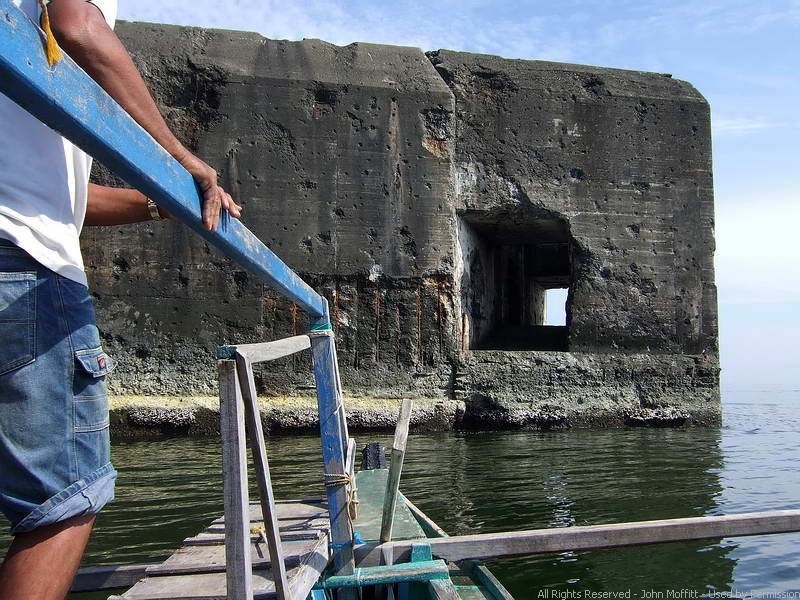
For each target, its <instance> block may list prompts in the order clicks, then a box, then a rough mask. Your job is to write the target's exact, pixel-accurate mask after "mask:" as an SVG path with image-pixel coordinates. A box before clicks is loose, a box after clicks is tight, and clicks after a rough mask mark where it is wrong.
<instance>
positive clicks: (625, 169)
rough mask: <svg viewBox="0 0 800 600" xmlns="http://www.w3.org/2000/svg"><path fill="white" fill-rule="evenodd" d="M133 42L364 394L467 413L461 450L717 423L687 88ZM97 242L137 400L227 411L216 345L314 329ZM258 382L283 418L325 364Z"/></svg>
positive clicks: (150, 32) (135, 33) (434, 58)
mask: <svg viewBox="0 0 800 600" xmlns="http://www.w3.org/2000/svg"><path fill="white" fill-rule="evenodd" d="M118 31H119V32H120V35H121V37H122V39H123V41H124V42H125V43H126V46H127V47H128V48H129V50H130V51H131V53H132V55H133V57H134V60H135V61H136V63H137V65H138V66H139V67H140V69H141V70H142V72H143V73H144V75H145V78H146V80H147V81H148V84H149V85H150V86H151V89H152V90H153V92H154V94H155V96H156V98H157V99H158V101H159V104H160V106H161V107H162V109H163V110H164V112H165V114H166V116H167V119H168V121H169V122H170V124H171V125H172V126H173V127H174V128H175V129H176V130H177V131H178V132H179V133H180V135H181V136H182V138H183V139H184V140H185V141H186V143H187V144H189V145H190V146H191V147H192V148H193V149H195V150H196V151H197V152H198V153H199V154H200V155H201V156H203V157H204V158H206V159H207V160H208V162H209V163H211V164H213V165H215V166H216V167H217V168H218V170H219V171H220V177H221V180H222V183H223V185H225V186H226V188H228V189H229V190H231V192H232V193H233V194H234V195H235V196H236V198H237V199H238V200H239V201H240V203H242V204H243V205H244V216H243V221H244V223H245V224H246V225H247V226H248V227H250V228H251V229H252V230H253V231H254V232H255V233H256V234H257V235H258V236H259V237H260V238H261V239H263V240H264V241H265V242H266V243H267V244H268V245H269V246H270V247H271V248H272V249H273V250H274V251H276V252H277V253H278V255H279V256H281V257H282V258H283V259H284V260H285V261H286V262H287V263H288V264H289V265H290V266H292V267H293V268H295V269H296V270H298V271H299V272H300V273H301V274H302V275H303V276H304V277H305V278H306V279H307V280H308V281H309V282H310V283H311V284H312V285H314V286H315V287H316V288H317V289H319V290H320V291H321V292H322V293H323V294H324V295H325V296H326V297H327V298H328V300H329V302H330V304H331V308H332V319H333V321H334V326H335V329H336V332H337V344H338V348H339V351H340V366H341V369H342V379H343V382H344V386H345V388H346V390H347V391H348V393H349V394H351V395H354V396H359V395H360V396H364V397H370V398H376V397H377V398H381V397H384V398H399V397H403V396H413V397H417V398H430V399H432V400H433V401H434V402H439V401H443V402H444V401H447V402H445V404H444V405H446V406H448V407H450V408H447V409H446V410H445V413H446V414H448V415H452V418H451V417H447V418H446V419H445V420H444V421H442V422H446V423H449V424H450V425H453V426H456V425H464V426H492V427H502V426H510V427H569V426H592V425H604V426H616V425H623V424H630V425H636V424H649V425H653V424H668V425H682V424H711V423H715V422H717V421H718V419H719V391H718V361H717V322H716V321H717V319H716V297H715V286H714V274H713V243H714V241H713V192H712V182H711V154H710V129H709V111H708V105H707V103H706V102H705V100H704V99H703V98H702V96H701V95H700V94H699V93H698V92H697V91H696V90H694V88H692V87H691V86H690V85H689V84H687V83H685V82H681V81H678V80H675V79H671V78H669V77H666V76H662V75H658V74H652V73H638V72H630V71H619V70H613V69H601V68H595V67H583V66H577V65H563V64H555V63H545V62H538V61H518V60H506V59H501V58H498V57H491V56H480V55H473V54H465V53H458V52H451V51H444V50H442V51H438V52H433V53H429V55H428V56H426V55H425V54H423V53H422V52H421V51H420V50H418V49H414V48H400V47H390V46H378V45H372V44H353V45H351V46H347V47H336V46H332V45H330V44H327V43H325V42H321V41H318V40H307V41H303V42H285V41H272V40H266V39H264V38H262V37H260V36H258V35H256V34H250V33H240V32H228V31H210V30H202V29H195V28H180V27H171V26H162V25H149V24H120V26H119V29H118ZM96 177H97V178H98V179H99V180H101V181H106V180H108V179H111V177H110V176H109V175H108V174H107V173H104V172H102V170H100V171H99V172H98V173H96ZM83 242H84V251H85V256H86V263H87V271H88V274H89V277H90V281H91V287H92V290H93V292H94V293H95V296H96V304H97V309H98V317H99V322H100V326H101V330H102V332H103V335H104V340H105V344H106V346H107V349H108V350H109V351H110V352H111V353H112V354H113V355H114V356H115V357H116V359H117V360H118V362H119V364H120V366H119V368H118V369H117V371H116V373H115V374H114V376H113V378H112V379H111V381H110V386H111V388H112V391H113V392H114V393H117V394H134V395H156V396H180V395H183V396H193V395H209V394H210V395H213V393H214V391H215V378H216V369H215V367H214V361H213V353H214V350H215V348H216V347H217V346H218V345H221V344H224V343H244V342H251V341H261V340H269V339H275V338H279V337H283V336H286V335H294V334H297V333H300V332H302V331H304V329H305V327H306V324H307V320H306V318H305V317H304V316H303V315H302V314H299V313H298V311H297V310H296V308H295V307H293V306H292V305H291V304H289V303H286V302H284V301H282V300H280V299H278V298H276V297H275V296H274V294H272V293H271V292H270V291H269V290H267V289H265V287H264V286H263V285H261V284H260V283H258V282H256V281H253V280H252V279H251V278H250V277H248V275H247V273H245V272H243V271H241V270H239V269H237V268H236V267H235V266H234V265H231V264H230V263H229V262H228V261H227V260H225V259H224V258H221V257H220V256H219V255H218V254H217V253H216V252H215V251H213V250H211V249H209V247H208V246H207V245H206V244H204V243H203V242H202V241H200V240H199V239H198V238H196V237H195V236H193V235H191V234H190V233H188V232H187V231H186V230H185V229H184V228H183V227H182V226H180V225H177V224H175V223H166V224H163V223H154V224H149V223H148V224H142V225H138V226H132V227H125V228H115V229H113V230H105V231H104V230H99V229H90V230H86V232H85V233H84V236H83ZM553 287H568V288H569V298H570V300H569V303H568V304H569V305H568V308H567V317H568V326H567V327H565V328H543V327H542V326H541V325H542V322H543V318H544V313H545V311H546V307H545V302H544V293H545V291H546V290H547V289H549V288H553ZM504 348H505V349H506V350H503V349H504ZM508 349H514V350H513V351H511V350H508ZM553 349H559V350H560V351H553ZM256 380H257V385H258V387H259V390H260V392H261V393H262V394H263V395H265V396H278V395H285V396H286V395H288V396H297V395H310V394H313V378H312V376H311V369H310V360H309V358H308V357H307V356H295V357H290V358H287V359H282V360H281V361H277V362H275V363H271V364H270V365H269V367H268V368H261V369H259V370H258V371H257V373H256ZM451 404H452V407H451ZM444 405H443V406H444ZM453 407H455V408H453ZM458 407H463V410H464V411H465V412H464V413H463V414H462V413H460V412H459V411H460V410H461V409H459V408H458ZM390 412H391V411H390ZM154 414H156V413H154ZM136 418H139V417H136ZM154 418H155V417H154ZM170 418H172V417H170ZM286 418H287V420H288V421H292V420H298V419H299V421H303V419H301V418H299V417H297V418H296V417H289V416H287V417H286ZM371 418H372V417H369V418H367V417H365V419H366V421H369V419H371ZM393 418H394V417H393V416H392V419H393ZM155 420H156V421H157V420H158V419H157V418H156V419H155ZM378 420H380V419H378ZM212 421H213V419H212ZM299 421H298V422H299ZM376 422H377V421H376Z"/></svg>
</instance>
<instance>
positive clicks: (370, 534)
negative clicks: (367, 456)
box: [353, 469, 426, 541]
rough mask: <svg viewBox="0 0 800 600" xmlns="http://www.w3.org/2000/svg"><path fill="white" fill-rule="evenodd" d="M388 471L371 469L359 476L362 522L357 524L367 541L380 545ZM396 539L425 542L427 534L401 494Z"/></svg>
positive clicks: (396, 517)
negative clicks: (378, 541) (376, 542)
mask: <svg viewBox="0 0 800 600" xmlns="http://www.w3.org/2000/svg"><path fill="white" fill-rule="evenodd" d="M388 475H389V470H388V469H370V470H367V471H359V472H358V473H356V485H357V486H358V518H357V519H356V520H355V522H354V524H353V528H354V529H355V531H357V532H358V533H359V535H360V536H361V538H362V539H363V540H364V541H377V540H378V539H379V538H380V533H381V520H382V517H383V501H384V497H385V495H386V481H387V479H388ZM392 529H393V533H392V538H393V539H395V540H414V539H424V538H425V537H426V536H425V532H424V531H423V530H422V527H420V525H419V523H418V522H417V520H416V519H415V518H414V516H413V515H412V514H411V511H410V510H409V509H408V506H407V505H406V501H405V498H404V497H403V495H402V494H400V495H399V496H398V498H397V501H396V504H395V517H394V525H393V528H392Z"/></svg>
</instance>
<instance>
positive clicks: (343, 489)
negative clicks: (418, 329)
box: [311, 310, 355, 599]
mask: <svg viewBox="0 0 800 600" xmlns="http://www.w3.org/2000/svg"><path fill="white" fill-rule="evenodd" d="M326 314H327V310H326ZM317 325H319V326H326V325H327V322H326V323H317ZM329 333H330V335H314V336H312V338H311V350H312V353H313V357H314V377H315V379H316V384H317V404H318V406H319V419H320V433H321V438H322V439H321V441H322V459H323V463H324V473H325V475H326V479H327V480H328V481H327V482H326V483H327V484H328V485H326V489H327V493H328V510H329V515H330V523H331V546H332V548H333V557H334V567H335V573H336V574H338V575H349V574H351V573H352V572H353V569H354V567H355V565H354V562H353V529H352V524H351V522H350V516H349V514H348V490H347V485H346V482H345V481H344V479H346V478H345V477H344V475H345V470H344V467H345V464H344V461H345V457H344V452H345V446H344V444H345V440H343V439H342V431H343V430H342V423H341V422H340V421H341V418H342V415H343V411H341V410H340V407H339V406H338V402H339V394H338V376H337V373H336V344H335V341H334V338H333V332H329ZM331 482H335V483H332V484H331ZM342 595H343V596H345V598H347V599H350V598H354V597H355V596H354V594H352V593H350V592H348V591H347V590H344V591H343V594H342Z"/></svg>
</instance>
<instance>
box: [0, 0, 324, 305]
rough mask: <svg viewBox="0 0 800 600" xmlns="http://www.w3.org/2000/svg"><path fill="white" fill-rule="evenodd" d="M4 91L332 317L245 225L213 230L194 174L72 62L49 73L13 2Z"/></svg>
mask: <svg viewBox="0 0 800 600" xmlns="http://www.w3.org/2000/svg"><path fill="white" fill-rule="evenodd" d="M0 92H2V93H3V94H5V95H6V96H8V97H9V98H11V99H12V100H13V101H14V102H16V103H17V104H19V105H20V106H22V107H23V108H24V109H25V110H27V111H28V112H29V113H31V114H32V115H33V116H34V117H36V118H37V119H39V120H40V121H42V122H43V123H45V124H46V125H48V126H49V127H51V128H52V129H54V130H56V131H58V132H59V133H61V134H62V135H63V136H64V137H66V138H67V139H69V140H70V141H71V142H73V143H74V144H75V145H76V146H78V147H80V148H81V149H83V150H84V151H85V152H87V153H88V154H90V155H91V156H93V157H95V158H96V159H98V160H100V161H101V162H102V163H103V164H104V165H105V166H107V167H108V168H109V169H111V170H112V171H113V172H114V173H116V174H117V175H119V176H120V177H121V178H122V179H124V180H125V181H126V182H128V183H129V184H130V185H132V186H133V187H135V188H137V189H138V190H140V191H141V192H142V193H143V194H145V195H146V196H147V197H149V198H152V199H153V200H154V201H155V202H156V203H157V204H158V205H159V206H162V207H163V208H165V209H166V210H168V211H169V212H170V214H172V215H173V216H174V217H175V218H176V219H178V220H179V221H182V222H183V223H184V224H186V225H187V226H188V227H190V228H191V229H193V230H194V231H195V233H197V234H199V235H200V236H201V237H203V238H204V239H205V240H206V241H208V242H210V243H211V244H213V245H214V246H216V247H217V248H218V249H219V250H221V251H222V253H223V254H225V255H226V256H228V257H229V258H231V259H233V260H234V261H235V262H236V263H238V264H239V265H240V266H242V267H243V268H245V269H247V270H248V271H250V272H251V273H253V274H254V275H256V276H257V277H259V278H260V279H262V280H263V281H265V282H266V283H268V284H269V285H270V286H272V287H273V288H275V289H276V290H278V291H279V292H280V293H281V294H282V295H284V296H285V297H287V298H289V299H290V300H292V301H293V302H296V303H297V304H298V305H299V306H300V307H302V308H303V309H304V310H306V311H307V312H308V313H310V314H311V315H312V316H313V317H323V316H326V315H327V310H326V307H327V303H325V302H324V298H322V297H321V296H320V295H319V294H317V293H316V292H315V291H314V290H313V289H312V288H311V287H310V286H309V285H308V284H306V283H305V282H304V281H303V280H302V279H300V277H298V275H297V274H296V273H295V272H294V271H292V270H291V269H290V268H289V267H288V266H286V264H285V263H283V262H282V261H281V260H280V259H279V258H278V257H277V256H275V254H274V253H273V252H272V251H271V250H269V248H267V247H266V246H265V245H264V244H263V243H262V242H261V241H260V240H259V239H258V238H257V237H256V236H255V235H253V233H251V232H250V231H249V230H248V229H247V228H246V227H245V226H244V225H242V224H241V223H240V222H239V220H237V219H233V218H231V217H230V216H229V215H228V214H227V213H226V212H225V211H223V213H222V215H221V220H220V226H219V227H218V228H217V231H207V230H206V229H205V228H204V227H203V224H202V218H201V213H200V205H201V202H200V195H199V194H198V190H197V185H196V184H195V181H194V179H192V176H191V175H189V173H188V172H187V171H186V169H184V168H183V167H182V166H181V165H180V164H179V163H178V162H177V161H176V160H175V159H174V158H172V156H170V155H169V154H168V153H167V152H166V150H164V149H163V148H162V147H161V146H159V145H158V143H157V142H156V141H155V140H154V139H153V138H152V137H150V135H149V134H148V133H147V132H146V131H145V130H144V129H142V128H141V127H140V126H139V125H138V124H137V123H136V122H135V121H134V120H133V119H132V118H131V117H130V116H129V115H128V113H126V112H125V111H124V110H123V109H122V107H120V106H119V104H117V103H116V102H115V101H114V100H113V99H112V98H111V97H110V96H109V95H108V94H106V92H105V91H103V89H102V88H101V87H100V86H99V85H98V84H97V83H96V82H95V81H94V80H93V79H92V78H91V77H89V76H88V75H87V74H86V73H84V71H83V70H82V69H81V68H80V67H79V66H77V65H76V64H75V63H74V62H73V61H72V59H70V58H69V57H68V56H65V58H64V60H62V61H61V62H59V63H57V64H56V65H55V66H53V67H52V68H50V67H48V65H47V61H46V60H45V57H44V53H43V50H42V42H41V37H40V33H39V29H38V28H37V27H36V26H35V25H34V24H33V23H32V22H31V21H30V20H29V19H28V18H27V16H26V15H25V13H23V12H22V11H21V10H20V9H19V8H17V7H16V6H14V4H13V3H12V2H11V0H0Z"/></svg>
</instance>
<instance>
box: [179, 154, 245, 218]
mask: <svg viewBox="0 0 800 600" xmlns="http://www.w3.org/2000/svg"><path fill="white" fill-rule="evenodd" d="M178 162H180V163H181V164H182V165H183V167H184V168H185V169H186V170H187V171H189V173H190V174H191V176H192V177H194V180H195V181H196V182H197V185H198V186H199V187H200V191H201V192H202V193H203V227H205V228H206V229H208V230H209V231H216V229H217V225H218V224H219V213H220V210H221V209H223V208H224V209H225V210H227V211H228V212H229V213H230V215H231V216H232V217H236V218H237V219H238V218H239V217H240V216H241V214H242V207H241V206H239V205H238V204H236V202H234V201H233V198H231V195H230V194H229V193H228V192H226V191H225V190H223V189H222V187H221V186H220V185H219V184H218V183H217V172H216V171H215V170H214V169H212V168H211V167H210V166H209V165H207V164H206V163H204V162H203V161H202V160H200V159H199V158H197V157H196V156H195V155H194V154H191V153H190V152H187V153H186V155H185V156H180V157H178Z"/></svg>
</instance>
